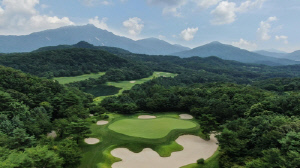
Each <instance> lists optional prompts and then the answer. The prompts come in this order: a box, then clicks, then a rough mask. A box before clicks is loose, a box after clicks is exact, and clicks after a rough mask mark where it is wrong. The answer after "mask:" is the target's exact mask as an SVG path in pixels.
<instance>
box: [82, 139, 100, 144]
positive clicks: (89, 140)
mask: <svg viewBox="0 0 300 168" xmlns="http://www.w3.org/2000/svg"><path fill="white" fill-rule="evenodd" d="M84 142H85V143H87V144H90V145H93V144H96V143H98V142H100V140H99V139H97V138H85V139H84Z"/></svg>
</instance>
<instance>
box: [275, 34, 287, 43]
mask: <svg viewBox="0 0 300 168" xmlns="http://www.w3.org/2000/svg"><path fill="white" fill-rule="evenodd" d="M275 39H276V40H277V41H283V43H284V44H288V43H289V41H288V37H287V36H275Z"/></svg>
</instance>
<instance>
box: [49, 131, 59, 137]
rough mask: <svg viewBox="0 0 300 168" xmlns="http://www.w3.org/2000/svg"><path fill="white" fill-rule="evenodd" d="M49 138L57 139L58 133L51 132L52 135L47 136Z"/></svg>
mask: <svg viewBox="0 0 300 168" xmlns="http://www.w3.org/2000/svg"><path fill="white" fill-rule="evenodd" d="M47 137H51V138H56V137H57V134H56V131H51V133H48V134H47Z"/></svg>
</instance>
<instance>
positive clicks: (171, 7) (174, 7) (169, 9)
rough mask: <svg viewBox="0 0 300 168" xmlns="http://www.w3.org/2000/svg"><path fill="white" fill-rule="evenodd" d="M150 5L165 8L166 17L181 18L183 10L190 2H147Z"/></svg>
mask: <svg viewBox="0 0 300 168" xmlns="http://www.w3.org/2000/svg"><path fill="white" fill-rule="evenodd" d="M147 2H148V4H149V5H157V6H161V7H163V12H162V13H163V14H164V15H172V16H176V17H181V16H182V14H181V11H180V10H181V8H182V7H183V6H184V5H185V4H186V3H187V2H188V0H147Z"/></svg>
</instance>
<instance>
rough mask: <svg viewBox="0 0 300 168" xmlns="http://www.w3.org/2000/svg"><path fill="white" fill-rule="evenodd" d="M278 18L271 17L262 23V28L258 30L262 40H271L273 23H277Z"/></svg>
mask: <svg viewBox="0 0 300 168" xmlns="http://www.w3.org/2000/svg"><path fill="white" fill-rule="evenodd" d="M276 20H277V18H276V17H275V16H273V17H269V18H268V19H267V20H266V21H261V22H260V27H259V28H258V29H257V33H258V35H259V37H260V39H261V40H264V41H266V40H269V39H270V38H271V36H270V35H269V32H270V29H271V22H274V21H276Z"/></svg>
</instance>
